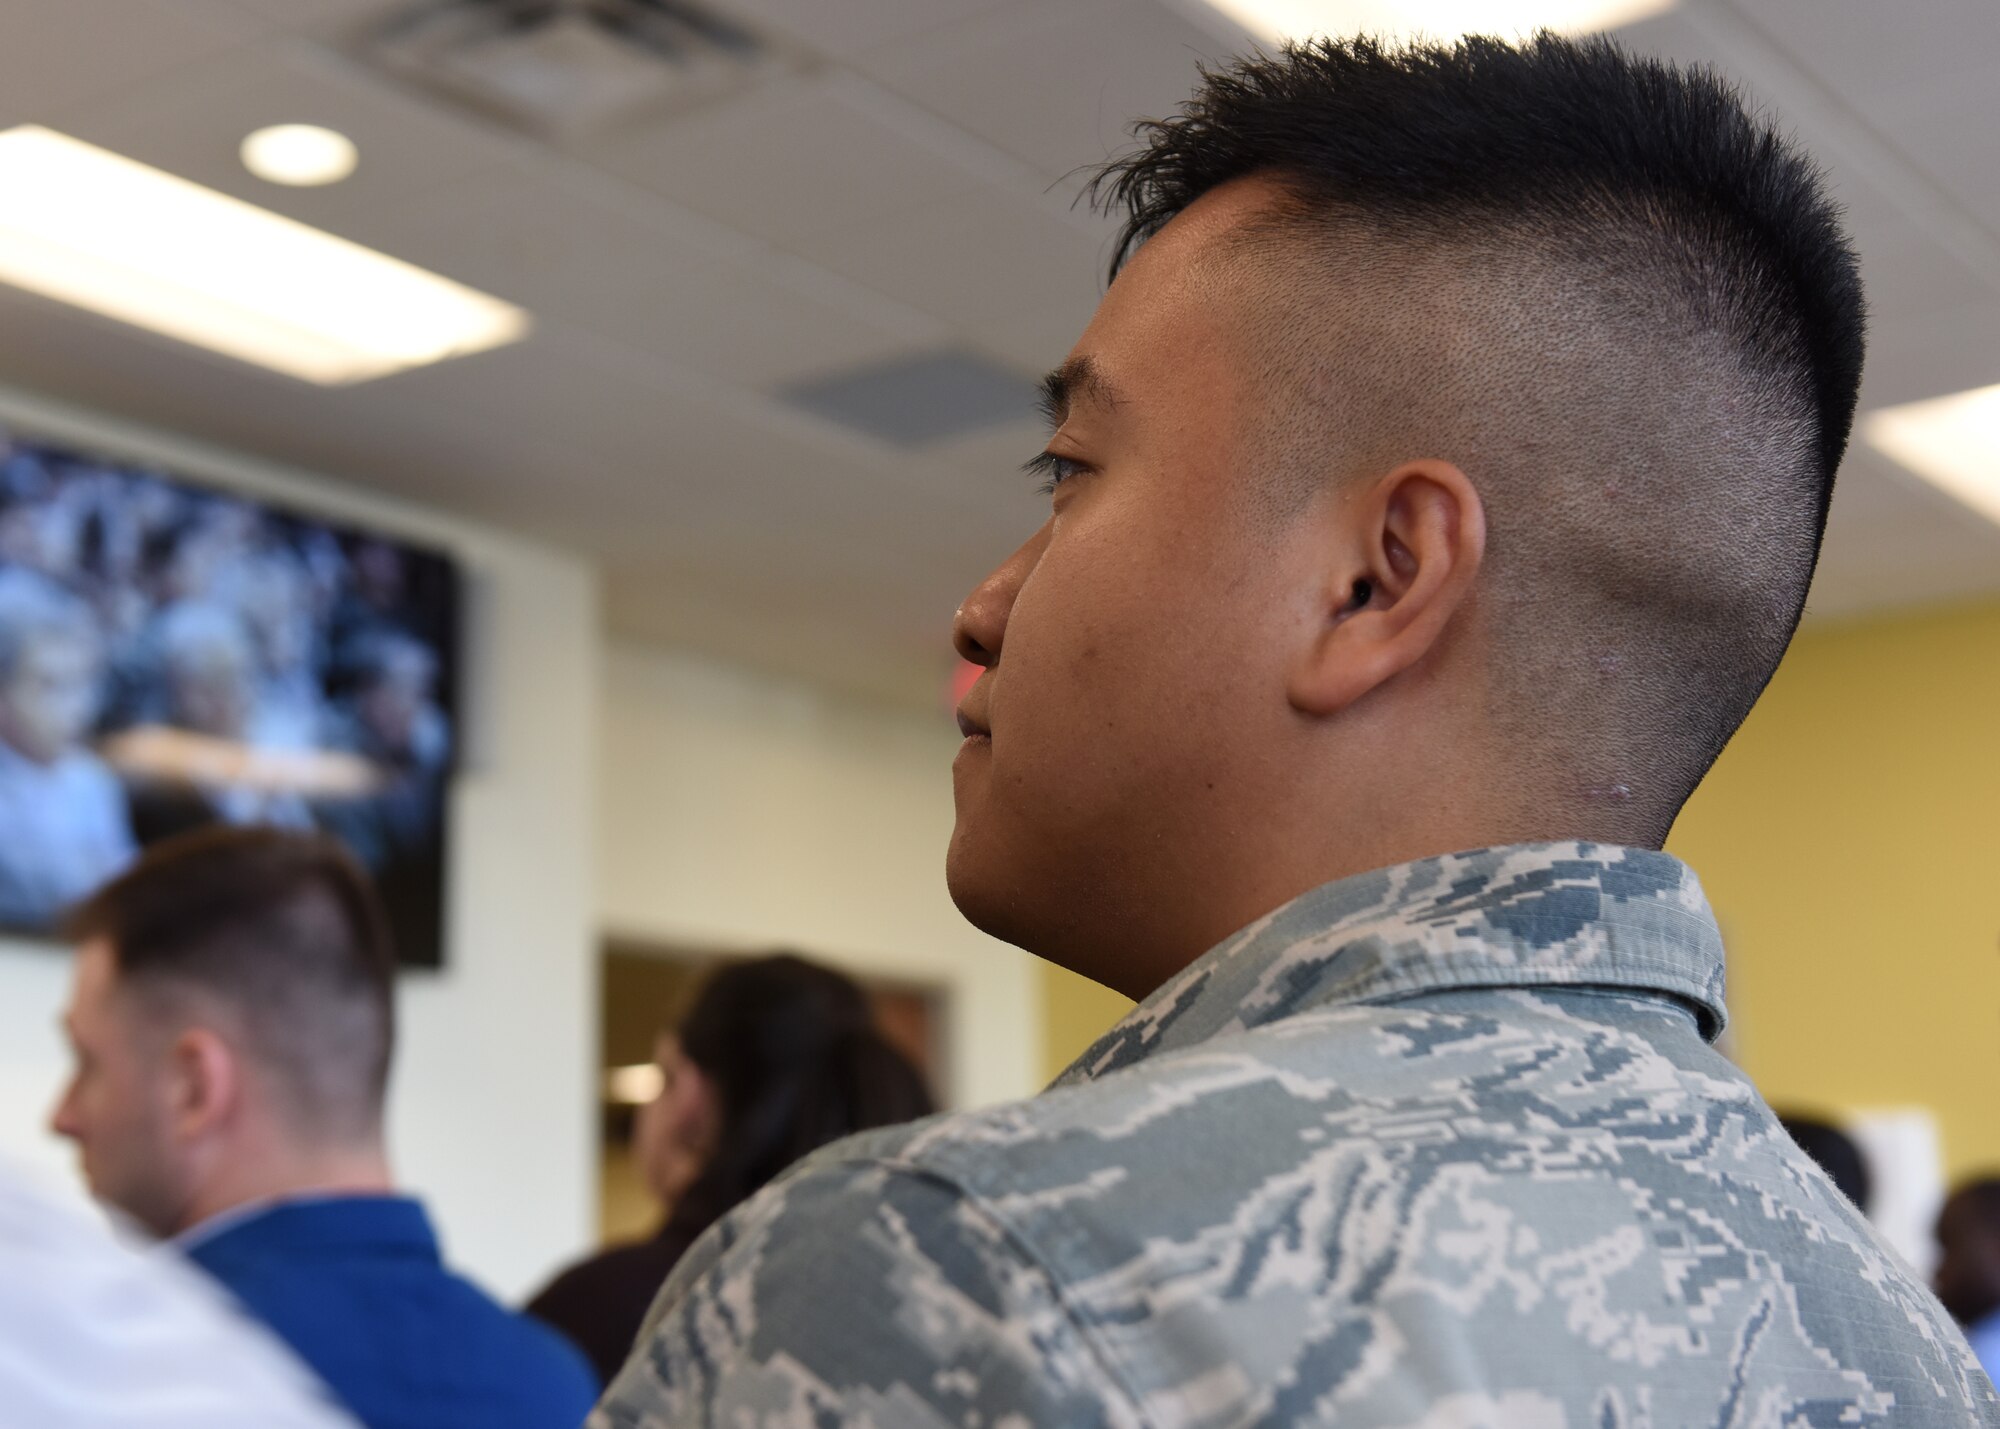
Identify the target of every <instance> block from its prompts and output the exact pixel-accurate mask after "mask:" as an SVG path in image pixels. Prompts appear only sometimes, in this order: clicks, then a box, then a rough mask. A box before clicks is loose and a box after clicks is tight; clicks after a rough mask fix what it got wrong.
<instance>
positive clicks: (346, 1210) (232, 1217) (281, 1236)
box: [173, 1194, 438, 1264]
mask: <svg viewBox="0 0 2000 1429" xmlns="http://www.w3.org/2000/svg"><path fill="white" fill-rule="evenodd" d="M173 1243H174V1245H175V1246H176V1247H177V1248H178V1249H179V1250H181V1251H182V1252H183V1253H184V1254H186V1255H189V1256H191V1257H192V1258H194V1259H195V1260H197V1261H201V1262H203V1263H204V1264H205V1263H207V1262H208V1260H210V1259H221V1258H227V1257H232V1256H235V1255H240V1254H245V1253H249V1254H257V1253H261V1252H262V1251H264V1250H266V1249H269V1248H273V1247H275V1248H281V1249H283V1250H284V1251H286V1252H288V1253H291V1252H297V1251H301V1250H308V1249H324V1250H333V1251H338V1252H342V1253H348V1254H352V1253H364V1254H378V1255H398V1256H402V1255H415V1256H417V1257H419V1258H422V1259H429V1260H435V1259H437V1258H438V1244H437V1233H436V1232H435V1231H434V1230H432V1228H431V1223H430V1217H429V1216H427V1215H426V1214H425V1213H424V1208H423V1207H422V1206H421V1205H419V1204H418V1203H417V1202H416V1201H414V1200H412V1199H410V1198H409V1197H407V1196H392V1195H349V1194H325V1195H303V1196H289V1197H283V1198H276V1199H271V1200H265V1201H255V1202H250V1203H246V1204H245V1205H242V1206H238V1207H236V1208H234V1209H232V1210H228V1211H224V1212H223V1213H222V1214H221V1215H218V1216H212V1217H210V1218H209V1219H208V1220H206V1221H203V1222H202V1223H201V1224H200V1225H198V1226H195V1227H193V1228H192V1229H189V1230H186V1231H183V1232H182V1233H181V1234H180V1235H178V1236H176V1237H175V1238H174V1242H173Z"/></svg>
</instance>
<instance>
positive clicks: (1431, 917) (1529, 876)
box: [1056, 843, 1727, 1086]
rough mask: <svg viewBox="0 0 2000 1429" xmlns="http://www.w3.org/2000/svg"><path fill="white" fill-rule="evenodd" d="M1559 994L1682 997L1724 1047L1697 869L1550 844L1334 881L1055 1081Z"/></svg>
mask: <svg viewBox="0 0 2000 1429" xmlns="http://www.w3.org/2000/svg"><path fill="white" fill-rule="evenodd" d="M1549 986H1570V987H1578V986H1588V987H1612V988H1627V989H1631V990H1633V991H1636V992H1645V993H1654V994H1665V995H1667V996H1670V997H1674V998H1678V999H1679V1000H1681V1001H1682V1002H1684V1003H1686V1004H1688V1005H1689V1006H1690V1007H1691V1008H1692V1009H1693V1011H1694V1014H1695V1016H1696V1019H1697V1020H1698V1022H1699V1023H1700V1025H1701V1031H1702V1035H1703V1036H1704V1037H1706V1038H1708V1039H1709V1040H1710V1041H1713V1040H1714V1039H1715V1038H1716V1037H1717V1036H1718V1035H1720V1033H1721V1031H1722V1028H1723V1025H1724V1023H1725V1021H1726V1020H1727V1013H1726V1012H1725V1011H1724V1008H1723V1002H1722V991H1723V954H1722V934H1721V931H1720V930H1719V929H1718V928H1717V927H1716V924H1715V915H1714V914H1713V913H1711V912H1710V911H1709V907H1708V900H1707V899H1706V898H1705V897H1704V896H1703V894H1702V891H1701V883H1700V881H1699V880H1698V879H1697V878H1696V877H1695V875H1694V870H1693V869H1691V868H1689V867H1688V866H1687V865H1686V864H1684V863H1682V862H1681V861H1680V860H1679V859H1677V858H1674V857H1673V856H1671V855H1670V854H1665V853H1660V852H1657V851H1655V850H1652V849H1636V848H1622V847H1619V846H1617V845H1613V844H1593V843H1541V844H1516V845H1513V846H1511V847H1507V848H1490V849H1475V850H1472V851H1471V852H1468V853H1454V854H1445V855H1443V856H1441V857H1437V858H1427V859H1421V860H1419V861H1418V862H1416V863H1405V864H1398V865H1396V866H1395V867H1393V868H1383V869H1377V870H1375V871H1374V872H1372V873H1363V874H1357V875H1356V876H1354V877H1352V878H1343V879H1341V880H1339V881H1337V882H1334V883H1327V884H1323V885H1321V886H1320V887H1318V888H1315V889H1313V890H1312V891H1310V892H1308V893H1305V894H1302V895H1301V896H1300V897H1298V898H1295V899H1293V900H1292V901H1291V902H1290V903H1287V904H1285V905H1284V906H1283V907H1282V908H1279V909H1277V910H1276V911H1274V912H1272V913H1268V914H1266V915H1265V916H1264V917H1262V918H1260V919H1258V920H1257V921H1256V922H1255V923H1252V924H1251V925H1250V926H1249V927H1247V928H1245V929H1243V930H1242V931H1241V932H1239V933H1237V934H1236V935H1234V936H1233V937H1231V938H1228V939H1227V940H1225V941H1224V942H1223V943H1221V944H1220V945H1219V946H1217V947H1215V948H1213V949H1211V950H1210V951H1209V952H1207V953H1205V954H1203V955H1202V956H1201V957H1200V958H1198V959H1196V960H1195V961H1194V962H1193V963H1190V964H1189V965H1188V966H1187V967H1186V968H1184V969H1182V970H1181V971H1180V972H1179V973H1177V974H1176V975H1175V976H1173V977H1172V978H1169V979H1168V980H1167V981H1166V983H1164V984H1163V985H1162V986H1161V987H1160V988H1159V990H1158V991H1156V992H1154V993H1153V995H1152V996H1151V997H1148V998H1147V999H1146V1000H1145V1001H1144V1002H1142V1003H1140V1004H1139V1006H1138V1007H1136V1008H1134V1009H1133V1011H1132V1012H1131V1014H1130V1015H1129V1016H1127V1017H1126V1018H1125V1019H1124V1021H1122V1022H1120V1023H1119V1024H1118V1025H1117V1026H1116V1027H1114V1028H1112V1029H1111V1030H1110V1031H1109V1032H1107V1033H1106V1034H1105V1035H1104V1036H1103V1037H1101V1038H1099V1039H1098V1041H1097V1043H1096V1044H1095V1045H1094V1046H1092V1047H1091V1049H1090V1050H1089V1051H1087V1052H1085V1053H1084V1054H1083V1056H1082V1057H1080V1058H1078V1059H1077V1061H1076V1062H1075V1063H1074V1064H1072V1065H1071V1066H1070V1068H1069V1070H1067V1071H1066V1072H1064V1073H1063V1074H1062V1075H1061V1076H1060V1077H1058V1078H1057V1079H1056V1085H1057V1086H1069V1085H1074V1084H1076V1083H1079V1082H1087V1081H1090V1080H1093V1079H1094V1078H1097V1077H1101V1076H1104V1075H1105V1074H1107V1073H1109V1072H1115V1071H1118V1070H1120V1069H1122V1068H1125V1067H1129V1066H1132V1065H1134V1064H1135V1063H1138V1062H1141V1061H1144V1060H1145V1059H1147V1058H1149V1057H1154V1056H1158V1055H1160V1054H1162V1053H1165V1052H1172V1051H1178V1050H1181V1049H1183V1048H1187V1047H1193V1046H1196V1045H1199V1044H1200V1043H1203V1042H1206V1041H1208V1040H1209V1039H1211V1038H1214V1037H1220V1036H1224V1035H1227V1034H1228V1033H1231V1032H1240V1031H1245V1030H1248V1029H1250V1028H1254V1027H1261V1026H1263V1025H1265V1024H1267V1023H1271V1022H1275V1021H1278V1020H1279V1019H1281V1018H1285V1017H1291V1016H1295V1015H1296V1014H1298V1013H1301V1012H1307V1011H1311V1010H1315V1009H1320V1008H1325V1007H1330V1006H1340V1005H1345V1004H1352V1003H1360V1002H1371V1001H1377V1000H1381V999H1384V998H1393V997H1405V996H1409V995H1412V994H1415V993H1423V992H1442V991H1449V990H1452V989H1457V988H1523V987H1549Z"/></svg>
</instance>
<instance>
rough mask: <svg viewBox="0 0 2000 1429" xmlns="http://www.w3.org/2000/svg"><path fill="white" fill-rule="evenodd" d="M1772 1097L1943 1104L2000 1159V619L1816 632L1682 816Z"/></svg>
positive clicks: (1955, 1152) (1958, 1126)
mask: <svg viewBox="0 0 2000 1429" xmlns="http://www.w3.org/2000/svg"><path fill="white" fill-rule="evenodd" d="M1668 847H1669V848H1670V849H1671V850H1672V851H1673V852H1675V853H1677V854H1679V855H1680V856H1681V857H1682V858H1685V859H1686V860H1687V861H1688V862H1689V863H1691V864H1693V865H1694V867H1695V868H1696V870H1697V871H1698V872H1699V873H1700V874H1701V877H1702V881H1703V883H1704V884H1705V885H1706V886H1707V888H1708V893H1709V898H1710V899H1711V901H1713V903H1714V904H1715V908H1716V912H1717V913H1718V915H1719V916H1720V917H1721V919H1722V926H1723V934H1724V936H1725V938H1726V939H1727V941H1728V945H1729V950H1730V973H1729V977H1730V998H1729V1002H1730V1010H1731V1012H1732V1014H1733V1015H1734V1018H1735V1021H1736V1043H1735V1048H1734V1050H1735V1053H1736V1055H1737V1056H1738V1058H1739V1059H1740V1060H1741V1062H1742V1064H1743V1066H1744V1067H1745V1069H1746V1070H1747V1071H1749V1073H1750V1074H1751V1076H1753V1077H1754V1078H1756V1080H1757V1082H1758V1085H1759V1086H1760V1087H1761V1088H1762V1089H1763V1091H1764V1094H1765V1096H1766V1097H1767V1098H1769V1099H1770V1100H1771V1101H1773V1102H1776V1103H1780V1104H1800V1103H1805V1104H1818V1105H1821V1106H1825V1107H1829V1108H1831V1109H1833V1110H1836V1111H1845V1110H1853V1109H1856V1108H1864V1107H1880V1106H1900V1105H1915V1106H1927V1107H1929V1108H1930V1109H1931V1110H1932V1111H1934V1112H1935V1113H1936V1114H1937V1116H1938V1119H1939V1122H1940V1125H1941V1128H1942V1131H1943V1136H1944V1151H1945V1159H1946V1162H1947V1165H1948V1168H1949V1171H1950V1173H1951V1174H1952V1175H1954V1176H1956V1175H1959V1174H1962V1173H1963V1172H1965V1171H1967V1170H1970V1169H1972V1168H1974V1167H1985V1166H2000V605H1982V606H1975V607H1961V608H1958V609H1950V610H1942V611H1935V612H1930V613H1926V614H1922V615H1917V616H1910V617H1904V618H1899V619H1884V620H1875V621H1868V622H1863V623H1856V624H1851V625H1843V626H1838V627H1835V628H1832V629H1828V630H1824V631H1816V632H1814V633H1812V634H1809V635H1806V636H1804V637H1802V638H1801V639H1800V640H1799V641H1798V642H1797V643H1796V644H1795V645H1794V647H1793V649H1792V653H1791V654H1790V655H1789V656H1788V657H1787V658H1786V660H1785V663H1784V665H1783V666H1782V667H1781V668H1780V669H1779V671H1778V675H1777V678H1776V679H1775V680H1773V681H1772V682H1771V688H1770V689H1769V690H1768V691H1766V693H1765V696H1764V699H1763V701H1762V703H1760V704H1759V705H1758V707H1757V709H1756V710H1755V711H1754V712H1753V713H1752V714H1751V716H1750V719H1749V721H1748V722H1747V723H1746V724H1745V725H1744V727H1743V730H1742V732H1741V733H1740V734H1739V735H1738V736H1737V737H1736V740H1735V741H1734V742H1733V743H1732V744H1731V745H1730V747H1729V749H1728V750H1727V751H1725V752H1724V754H1723V756H1722V759H1721V760H1720V761H1719V762H1718V763H1717V765H1716V767H1715V769H1714V771H1713V772H1712V773H1711V774H1710V775H1709V778H1708V780H1707V782H1706V783H1705V784H1703V786H1702V787H1701V789H1700V790H1699V791H1697V793H1696V794H1695V797H1694V799H1693V800H1692V801H1691V802H1690V803H1689V804H1688V807H1687V810H1686V812H1685V813H1683V814H1682V816H1681V821H1680V824H1679V825H1678V827H1676V828H1675V830H1674V834H1673V838H1672V839H1671V840H1670V841H1669V842H1668Z"/></svg>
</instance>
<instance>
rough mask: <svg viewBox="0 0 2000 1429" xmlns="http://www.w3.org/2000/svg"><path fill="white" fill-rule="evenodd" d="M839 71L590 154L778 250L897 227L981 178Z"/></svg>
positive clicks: (781, 85)
mask: <svg viewBox="0 0 2000 1429" xmlns="http://www.w3.org/2000/svg"><path fill="white" fill-rule="evenodd" d="M862 83H864V82H863V81H859V80H857V79H854V78H853V77H851V76H844V75H841V74H839V73H834V74H830V75H827V74H822V75H818V76H813V77H809V78H804V79H795V80H788V81H780V82H777V83H773V84H769V85H765V86H763V87H762V88H760V89H758V90H755V91H752V92H751V93H749V94H746V95H744V96H742V97H741V98H738V99H736V100H734V101H732V102H731V103H729V104H726V105H718V106H716V107H714V108H710V109H706V110H700V111H697V112H695V113H693V114H688V115H682V116H678V117H675V118H672V119H669V120H667V121H665V122H663V123H660V124H657V125H654V126H651V127H649V128H647V129H643V130H641V131H639V132H637V133H630V134H625V135H621V136H620V137H619V138H618V139H617V140H616V141H615V142H614V143H612V144H609V145H607V146H605V147H603V148H601V149H598V150H596V151H594V152H592V153H591V155H590V158H591V161H592V162H593V163H596V164H597V165H598V166H599V167H600V168H604V169H608V170H610V171H612V172H614V173H617V174H621V175H623V176H625V177H627V178H630V179H633V180H635V181H637V182H639V183H642V184H644V185H645V186H646V187H647V188H649V189H652V190H653V191H655V192H657V193H660V194H664V195H665V196H667V197H668V198H671V199H675V200H678V201H680V202H682V203H684V204H686V205H687V206H688V207H690V208H692V209H695V210H696V211H698V212H701V213H705V214H707V215H708V216H710V217H711V218H715V219H718V220H720V221H721V222H723V223H727V224H729V225H731V226H732V227H735V228H740V229H742V230H743V231H744V232H745V233H749V234H753V235H756V236H757V237H760V238H765V239H769V240H771V241H773V242H776V243H795V242H797V241H798V240H799V239H801V238H804V237H807V236H809V235H811V234H813V233H817V232H823V231H825V230H827V229H830V228H849V227H853V226H855V225H857V224H860V223H864V222H868V221H871V220H876V219H886V218H892V217H894V216H895V215H896V214H898V213H902V212H905V211H907V210H909V209H913V208H920V207H922V206H924V205H926V204H931V203H937V202H940V201H943V200H946V199H949V198H951V197H953V196H954V195H956V194H960V193H963V192H965V191H966V190H968V189H970V188H973V187H975V186H977V184H978V183H979V182H980V180H979V177H978V176H977V175H976V174H975V173H973V172H972V171H971V170H970V169H968V168H967V167H966V166H965V165H964V164H962V163H959V162H957V161H956V160H954V159H953V158H951V157H950V156H948V155H946V154H943V153H940V152H939V151H938V149H937V148H936V147H934V146H933V145H930V144H927V143H925V142H924V136H923V135H922V134H921V133H918V134H912V133H910V132H908V131H907V130H906V129H905V128H900V127H898V126H897V125H896V124H895V123H893V122H892V119H891V118H889V117H886V116H885V115H884V114H883V113H882V112H881V110H880V107H879V106H867V105H866V104H865V103H863V102H858V100H859V98H860V97H859V96H857V95H856V94H855V93H854V90H855V89H856V88H857V86H859V85H860V84H862Z"/></svg>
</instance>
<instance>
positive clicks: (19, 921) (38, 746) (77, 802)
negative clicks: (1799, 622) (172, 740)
mask: <svg viewBox="0 0 2000 1429" xmlns="http://www.w3.org/2000/svg"><path fill="white" fill-rule="evenodd" d="M103 675H104V647H103V642H102V640H101V639H100V637H99V635H98V631H97V626H96V623H95V621H94V620H93V619H92V617H91V612H90V608H89V607H88V606H87V605H85V604H84V602H83V601H82V600H80V599H78V598H77V597H76V596H74V595H71V594H70V593H69V592H67V591H65V590H63V589H62V588H61V587H60V586H58V585H56V584H54V583H53V582H51V581H49V580H48V579H47V578H45V577H43V576H40V575H36V574H33V573H31V572H28V571H25V570H0V830H4V832H5V838H4V841H0V924H12V925H15V926H28V927H32V926H38V925H41V924H45V923H47V922H48V921H49V920H50V919H51V918H53V917H54V916H55V915H56V914H57V913H58V912H60V911H61V910H62V909H63V908H64V907H65V906H67V905H68V904H69V903H71V902H72V901H73V900H75V899H77V898H80V897H82V896H83V895H84V894H86V893H88V892H89V891H90V890H91V889H92V888H94V887H96V886H97V885H98V884H99V883H101V882H103V881H104V880H105V879H106V878H109V877H110V876H111V875H112V874H114V873H116V872H117V871H118V870H119V869H120V868H122V867H124V865H125V864H126V862H127V861H128V860H129V859H130V858H131V856H132V851H133V841H132V827H131V821H130V819H129V817H128V815H127V812H126V804H125V795H124V792H123V791H122V790H121V789H120V787H119V784H118V780H117V778H116V777H115V776H114V775H113V774H112V773H111V771H110V769H109V768H108V767H106V765H105V763H104V761H103V760H102V759H100V758H99V757H98V756H97V755H96V754H95V753H94V752H93V751H92V750H91V748H90V746H89V743H88V736H89V734H90V729H91V726H92V724H93V722H94V721H95V720H96V718H97V710H98V705H99V702H100V697H101V690H102V685H103Z"/></svg>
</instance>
